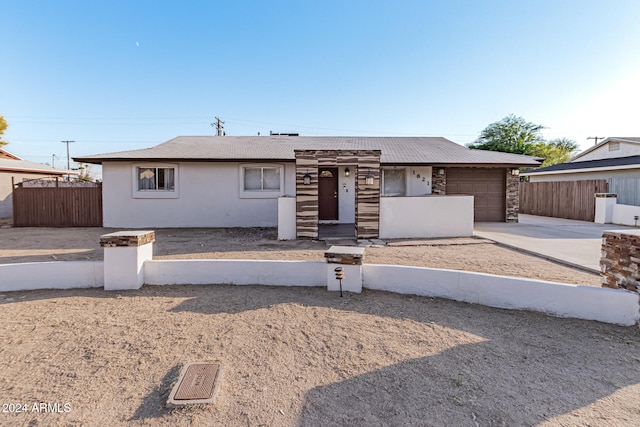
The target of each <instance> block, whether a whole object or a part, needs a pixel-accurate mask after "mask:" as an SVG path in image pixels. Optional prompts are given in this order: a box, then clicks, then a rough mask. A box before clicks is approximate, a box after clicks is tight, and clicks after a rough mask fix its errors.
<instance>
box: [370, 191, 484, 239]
mask: <svg viewBox="0 0 640 427" xmlns="http://www.w3.org/2000/svg"><path fill="white" fill-rule="evenodd" d="M470 236H473V196H424V197H381V198H380V238H381V239H394V238H420V237H424V238H432V237H470Z"/></svg>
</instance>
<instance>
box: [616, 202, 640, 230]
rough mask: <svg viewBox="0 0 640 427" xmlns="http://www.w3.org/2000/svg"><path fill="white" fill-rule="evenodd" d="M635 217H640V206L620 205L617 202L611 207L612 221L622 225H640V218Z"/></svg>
mask: <svg viewBox="0 0 640 427" xmlns="http://www.w3.org/2000/svg"><path fill="white" fill-rule="evenodd" d="M614 200H615V199H614ZM634 217H640V206H630V205H619V204H615V205H613V206H612V209H611V222H612V223H613V224H620V225H631V226H638V225H640V220H635V219H634Z"/></svg>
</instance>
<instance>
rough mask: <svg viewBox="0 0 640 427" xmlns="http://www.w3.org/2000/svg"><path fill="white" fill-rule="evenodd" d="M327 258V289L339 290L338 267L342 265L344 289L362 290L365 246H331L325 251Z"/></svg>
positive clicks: (351, 290) (350, 290)
mask: <svg viewBox="0 0 640 427" xmlns="http://www.w3.org/2000/svg"><path fill="white" fill-rule="evenodd" d="M324 257H325V258H326V260H327V290H328V291H339V290H340V282H339V281H338V280H337V279H336V272H335V269H336V267H342V268H343V271H344V279H342V290H343V291H346V292H353V293H357V294H359V293H361V292H362V262H363V260H364V248H359V247H353V246H331V247H330V248H329V250H328V251H326V252H325V253H324Z"/></svg>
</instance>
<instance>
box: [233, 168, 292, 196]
mask: <svg viewBox="0 0 640 427" xmlns="http://www.w3.org/2000/svg"><path fill="white" fill-rule="evenodd" d="M283 175H284V172H283V167H282V166H281V165H241V166H240V198H241V199H265V198H267V199H268V198H277V197H280V196H282V194H283V188H284V176H283Z"/></svg>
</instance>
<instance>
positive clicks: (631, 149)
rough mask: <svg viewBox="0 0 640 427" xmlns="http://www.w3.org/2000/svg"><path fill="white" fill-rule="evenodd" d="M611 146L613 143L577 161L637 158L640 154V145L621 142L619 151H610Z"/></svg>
mask: <svg viewBox="0 0 640 427" xmlns="http://www.w3.org/2000/svg"><path fill="white" fill-rule="evenodd" d="M609 144H611V142H609V143H607V144H604V145H602V146H601V147H598V148H596V149H595V150H593V151H591V152H590V153H587V154H585V155H584V156H581V157H579V158H577V159H576V160H577V161H580V162H584V161H587V160H599V159H611V158H617V157H626V156H637V155H639V154H640V144H633V143H630V142H623V141H620V145H619V147H620V148H619V149H618V150H610V149H609Z"/></svg>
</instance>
